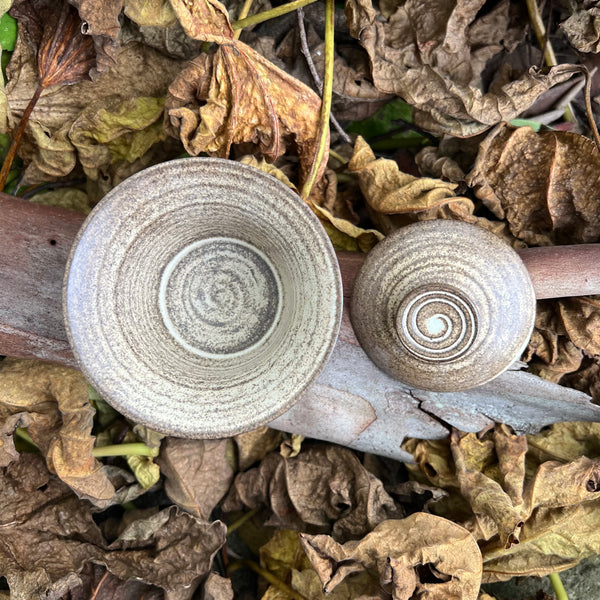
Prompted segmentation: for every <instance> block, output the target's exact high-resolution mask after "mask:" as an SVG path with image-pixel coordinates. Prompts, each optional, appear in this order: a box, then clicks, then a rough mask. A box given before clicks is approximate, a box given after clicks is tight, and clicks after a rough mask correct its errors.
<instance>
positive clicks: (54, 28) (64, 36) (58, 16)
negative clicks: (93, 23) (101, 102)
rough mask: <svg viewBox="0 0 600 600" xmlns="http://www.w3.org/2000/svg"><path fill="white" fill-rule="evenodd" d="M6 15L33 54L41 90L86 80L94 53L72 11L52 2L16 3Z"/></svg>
mask: <svg viewBox="0 0 600 600" xmlns="http://www.w3.org/2000/svg"><path fill="white" fill-rule="evenodd" d="M10 14H11V15H12V16H13V17H15V18H16V19H17V20H18V22H19V25H20V27H19V29H21V28H22V30H23V33H22V34H23V36H25V39H26V40H27V42H28V44H29V45H30V47H31V48H32V49H34V51H35V52H36V53H37V66H38V72H39V76H40V80H39V85H40V86H41V87H42V88H47V87H50V86H53V85H57V84H62V85H71V84H73V83H77V82H78V81H83V80H85V79H89V73H90V71H91V70H92V69H93V68H94V67H95V66H96V52H95V50H94V43H93V40H92V39H91V38H90V37H88V36H86V35H84V34H83V33H82V32H81V28H82V22H81V19H80V18H79V15H78V14H77V11H76V10H75V9H74V8H73V7H71V6H69V5H68V4H67V3H66V2H55V1H52V0H16V1H15V2H14V3H13V7H12V8H11V10H10Z"/></svg>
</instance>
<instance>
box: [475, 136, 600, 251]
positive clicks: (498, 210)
mask: <svg viewBox="0 0 600 600" xmlns="http://www.w3.org/2000/svg"><path fill="white" fill-rule="evenodd" d="M467 182H468V184H469V185H470V186H472V187H474V189H475V193H476V195H477V196H478V197H479V198H481V200H482V201H483V202H484V204H485V205H486V206H487V207H488V208H489V209H490V210H491V211H492V212H493V213H494V214H495V215H496V216H497V217H498V218H500V219H504V218H506V219H507V220H508V222H509V224H510V229H511V232H512V233H513V235H515V236H516V237H517V238H519V239H522V240H523V241H525V242H526V243H528V244H532V245H538V246H545V245H551V244H556V243H558V244H569V243H588V242H595V241H597V240H598V239H599V238H600V192H599V191H598V190H599V189H600V152H599V151H598V149H597V148H596V146H595V144H594V142H592V141H591V140H590V139H588V138H585V137H583V136H581V135H577V134H574V133H570V132H564V131H544V132H540V133H535V132H534V131H533V130H532V129H530V128H529V127H520V128H518V129H514V128H512V127H510V126H508V125H506V124H503V125H499V126H498V127H497V128H496V129H494V131H492V132H491V133H490V134H489V135H488V137H487V138H486V139H485V141H484V142H483V143H482V144H481V148H480V151H479V156H478V157H477V161H476V163H475V166H474V168H473V171H472V172H471V173H470V174H469V175H468V176H467Z"/></svg>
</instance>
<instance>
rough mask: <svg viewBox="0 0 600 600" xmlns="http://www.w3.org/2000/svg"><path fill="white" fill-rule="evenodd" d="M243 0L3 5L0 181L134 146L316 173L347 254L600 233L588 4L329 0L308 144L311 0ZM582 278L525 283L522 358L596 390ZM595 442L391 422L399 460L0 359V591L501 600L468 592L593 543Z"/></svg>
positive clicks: (98, 190) (77, 596)
mask: <svg viewBox="0 0 600 600" xmlns="http://www.w3.org/2000/svg"><path fill="white" fill-rule="evenodd" d="M247 4H248V3H244V2H242V1H241V0H230V1H228V2H221V1H219V0H56V1H54V0H12V2H11V1H10V0H7V1H6V2H0V17H2V20H1V21H0V58H1V59H2V64H1V67H2V70H3V76H4V79H3V84H2V86H0V152H1V153H2V155H3V159H5V158H6V157H10V156H11V153H12V154H15V153H16V155H17V158H16V159H15V160H14V162H13V161H12V160H6V161H5V168H4V171H6V173H4V175H6V177H7V178H6V182H7V183H6V186H5V188H4V191H5V192H8V193H12V194H15V195H21V196H23V197H25V198H27V199H30V200H31V201H32V202H35V203H49V204H56V205H60V206H63V207H68V208H75V209H76V210H80V211H82V212H86V213H87V212H89V211H90V210H91V209H92V208H93V206H94V205H95V204H96V203H97V202H98V201H99V200H100V199H101V198H102V197H103V196H104V195H105V194H106V192H108V191H109V190H110V189H112V188H113V187H114V186H115V185H117V184H118V183H119V182H121V181H123V180H124V179H125V178H127V177H129V176H130V175H132V174H134V173H137V172H139V171H140V170H142V169H144V168H146V167H148V166H150V165H153V164H156V163H159V162H163V161H166V160H170V159H173V158H181V157H185V156H190V155H191V156H198V155H200V156H204V155H209V156H217V157H223V158H229V159H231V160H238V161H241V162H243V163H245V164H249V165H251V166H253V167H255V168H258V169H261V170H263V171H265V172H266V173H268V174H270V175H272V176H274V177H276V178H277V179H279V180H280V181H282V182H283V183H285V184H286V185H287V186H289V187H290V188H291V189H292V190H294V191H295V192H298V190H300V189H302V185H303V184H304V183H305V180H306V178H307V175H308V174H309V172H310V171H311V169H313V168H315V167H317V178H316V181H315V184H314V186H313V187H312V189H311V192H310V195H308V194H307V196H308V197H307V198H306V201H307V203H308V205H309V206H310V207H311V209H312V210H313V211H314V213H315V214H316V215H317V216H318V218H319V219H320V221H321V223H322V225H323V227H324V228H325V230H326V231H327V233H328V235H329V236H330V238H331V240H332V242H333V244H334V246H335V247H336V248H337V249H339V250H352V251H356V252H368V251H370V250H371V249H372V248H373V246H375V245H376V244H377V243H378V242H379V241H381V240H382V239H383V238H384V237H385V236H386V235H388V234H390V233H391V232H393V231H394V230H396V229H398V228H401V227H404V226H406V225H408V224H411V223H415V222H417V221H423V220H431V219H453V220H460V221H464V222H468V223H471V224H475V225H478V226H480V227H483V228H486V229H488V230H489V231H491V232H493V233H494V234H496V235H498V236H499V237H501V238H502V239H503V240H504V241H505V242H506V243H507V244H510V245H511V246H513V247H514V248H517V249H522V248H526V247H528V246H553V245H561V244H584V243H598V242H600V180H599V178H600V176H599V175H598V173H600V154H599V149H598V147H597V145H596V143H595V142H594V141H593V139H594V131H593V127H592V126H591V124H590V115H588V114H587V113H586V111H587V106H586V101H585V97H584V92H583V91H581V89H582V88H583V87H584V75H582V74H585V72H586V68H588V69H589V72H588V75H589V77H590V79H589V86H588V90H587V91H589V92H590V93H591V102H590V103H587V104H591V110H592V111H594V112H595V113H597V112H598V98H599V97H600V74H599V73H600V71H598V69H597V64H598V58H597V55H598V52H600V9H599V8H598V7H597V6H596V3H595V2H592V1H589V0H577V1H573V2H570V3H562V4H560V3H558V4H557V3H542V2H538V4H539V6H537V7H536V6H535V2H532V3H528V4H529V12H528V7H527V6H526V3H524V2H520V1H518V0H453V1H452V2H448V1H447V0H431V1H429V2H426V3H423V2H418V1H417V0H402V1H395V0H380V1H379V2H377V3H373V2H371V0H345V5H344V7H342V6H337V7H336V9H335V15H334V26H333V27H334V37H333V43H334V69H333V83H332V87H333V94H332V99H331V100H332V107H333V116H334V117H336V118H337V121H339V122H340V125H339V127H340V128H341V129H342V130H343V132H341V133H340V132H338V131H337V125H336V124H335V122H334V121H333V120H332V125H331V127H330V131H329V148H328V150H326V152H325V159H324V160H323V161H322V162H320V163H319V164H318V165H317V164H316V162H315V160H316V159H315V154H316V150H317V147H318V136H319V131H320V128H321V124H320V112H321V96H320V95H321V91H320V90H321V89H322V83H323V82H322V78H323V73H324V65H325V54H326V50H327V48H328V44H330V43H331V31H330V29H329V28H328V27H327V26H326V23H325V18H324V6H323V4H324V3H323V2H315V3H314V4H311V5H310V6H305V7H304V9H303V13H301V14H298V13H295V12H292V13H288V14H283V15H280V16H278V17H277V18H273V17H272V15H271V13H269V14H268V15H267V16H271V17H272V18H270V19H268V20H266V21H265V22H262V23H260V22H258V20H256V21H257V22H255V23H254V24H253V25H252V26H248V27H243V28H242V31H241V35H239V36H238V35H237V33H240V31H239V30H240V27H241V25H244V22H242V23H241V25H240V24H239V23H237V21H239V20H240V18H243V16H244V15H242V17H240V14H241V13H242V11H243V10H246V9H248V6H247ZM274 4H276V5H278V4H280V3H274ZM243 6H244V8H242V7H243ZM271 8H272V6H271V3H270V2H269V0H255V2H254V3H253V4H252V6H251V7H250V8H249V11H250V12H249V14H250V15H256V14H257V13H263V12H265V11H269V10H270V9H271ZM276 8H277V10H278V11H280V12H281V7H280V6H277V7H276ZM536 10H537V12H536ZM5 13H6V14H5ZM538 13H539V14H538ZM15 20H16V21H15ZM246 23H247V21H246ZM540 23H542V24H543V25H540ZM534 24H535V26H534ZM544 27H545V28H546V32H545V33H544V32H543V31H541V29H543V28H544ZM11 36H12V37H11ZM536 36H537V38H538V42H537V43H536ZM553 46H554V47H555V48H557V49H560V52H556V53H554V51H553ZM554 54H557V55H558V56H559V58H560V60H556V59H555V58H553V56H554ZM307 56H308V58H307ZM586 93H587V92H586ZM593 116H594V115H591V118H593ZM596 117H597V114H596ZM344 132H345V133H344ZM347 134H350V137H348V136H347ZM9 163H12V166H11V165H10V164H9ZM0 259H1V257H0ZM598 298H599V297H586V298H561V299H557V300H543V301H540V302H539V303H538V309H537V318H536V322H535V329H534V331H533V334H532V336H531V339H530V342H529V345H528V347H527V348H526V350H525V352H524V354H523V356H522V360H523V361H525V362H526V363H527V370H528V371H529V372H530V373H533V374H535V375H538V376H540V377H543V378H545V379H548V380H551V381H552V382H554V383H557V384H561V385H565V386H569V387H573V388H576V389H578V390H582V391H584V392H586V393H588V394H590V395H591V396H592V398H593V399H594V400H595V401H596V402H600V300H599V299H598ZM538 381H539V380H538ZM322 387H323V388H324V389H325V386H322ZM374 393H375V392H374ZM360 400H361V401H362V398H361V399H360ZM387 401H388V402H389V404H390V410H391V411H392V412H393V410H394V406H395V403H396V402H397V400H396V399H394V398H392V397H390V398H388V399H387ZM406 402H407V403H410V402H412V403H413V404H411V407H412V409H411V410H413V413H411V414H415V415H422V414H425V413H424V412H422V411H423V410H424V407H423V406H420V402H419V401H418V400H417V399H416V398H407V399H406ZM430 404H431V402H430ZM407 405H408V404H407ZM369 408H370V406H369ZM397 410H398V411H401V410H404V409H402V408H398V409H397ZM515 410H518V407H516V408H515ZM435 414H436V417H439V418H440V419H442V418H443V415H442V416H440V415H438V413H435ZM373 418H375V417H373ZM415 418H416V417H415ZM427 418H429V415H428V417H427ZM488 421H489V419H487V417H486V422H488ZM490 423H491V422H490ZM436 425H437V422H436ZM319 426H320V427H327V424H326V423H325V424H320V425H319ZM482 426H483V425H482ZM440 428H441V425H440ZM599 440H600V426H599V425H598V424H594V423H561V424H555V425H552V426H550V427H548V428H546V429H544V430H543V431H542V432H540V433H538V434H537V435H528V436H522V435H517V434H516V433H515V432H514V431H512V430H511V429H510V428H509V427H508V426H506V425H502V424H500V423H497V424H496V425H495V426H493V424H490V425H489V427H488V428H487V429H485V430H484V431H482V432H480V433H479V434H474V433H461V432H459V431H453V432H452V434H451V435H449V436H448V437H447V438H446V439H441V440H417V439H409V440H405V442H404V444H403V449H404V450H405V451H406V452H409V453H411V454H412V455H413V456H414V459H415V463H414V464H401V463H397V462H395V461H392V460H390V459H385V458H380V457H376V456H373V455H368V454H364V453H359V452H355V451H352V450H350V449H348V448H343V447H341V446H336V445H334V444H325V443H322V442H316V441H314V440H311V439H304V438H303V437H302V436H297V435H290V434H284V433H281V432H278V431H274V430H272V429H269V428H268V427H262V428H261V429H259V430H256V431H251V432H248V433H244V434H241V435H238V436H236V437H234V438H232V439H223V440H183V439H176V438H173V437H169V436H163V435H161V434H158V433H157V432H153V431H150V430H148V429H147V428H145V427H141V426H140V425H139V424H136V423H133V422H130V421H128V420H127V419H125V418H124V417H123V416H121V415H119V414H118V413H117V412H115V411H114V410H113V409H112V408H111V407H110V406H109V405H108V404H107V403H106V402H105V401H104V400H103V399H102V398H101V397H100V396H98V394H97V393H96V392H95V391H94V390H93V389H92V388H90V387H89V385H88V383H87V382H86V381H85V379H84V377H83V375H82V374H81V373H80V372H78V371H76V370H74V369H71V368H66V367H62V366H60V365H57V364H51V363H43V362H39V361H23V360H15V359H12V358H2V357H0V600H43V599H45V600H134V599H135V600H139V599H140V598H144V599H146V600H165V599H166V600H194V599H195V600H198V599H204V600H211V599H214V600H232V599H233V598H234V597H235V598H259V597H260V598H263V599H265V600H287V599H293V600H303V599H304V600H322V599H324V598H330V599H331V600H388V599H395V600H410V599H414V598H423V599H429V600H446V599H457V600H458V599H465V600H471V599H472V600H476V599H478V600H494V598H493V596H491V595H489V592H490V590H489V589H488V588H485V590H486V591H484V589H483V588H482V587H481V586H482V585H484V584H486V583H492V582H498V581H505V580H507V579H510V578H512V577H523V576H532V575H533V576H544V575H548V574H551V573H554V572H557V571H561V570H564V569H567V568H570V567H572V566H574V565H576V564H577V563H578V562H579V561H581V560H582V559H584V558H585V557H589V556H592V555H594V554H598V553H600V534H599V533H598V532H599V531H600V462H599V461H600V441H599ZM125 447H127V448H129V450H128V451H127V452H120V450H119V449H122V448H125ZM540 598H541V596H540Z"/></svg>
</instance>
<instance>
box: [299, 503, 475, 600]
mask: <svg viewBox="0 0 600 600" xmlns="http://www.w3.org/2000/svg"><path fill="white" fill-rule="evenodd" d="M301 540H302V545H303V547H304V550H305V552H306V554H307V555H308V557H309V559H310V561H311V563H312V565H313V568H314V569H315V570H316V572H317V574H318V576H319V578H320V580H321V583H322V585H323V589H324V591H331V590H335V588H336V587H337V585H338V584H339V583H340V582H342V581H343V580H344V579H345V578H346V577H347V576H348V575H350V574H352V573H363V572H365V571H366V572H367V573H369V575H371V577H372V578H373V579H375V580H376V581H378V583H380V584H381V586H382V587H384V589H387V590H390V591H391V593H392V597H393V598H396V599H397V600H409V599H410V598H413V597H415V596H418V597H419V598H423V599H428V600H451V599H455V600H459V599H460V600H475V599H476V598H477V594H478V592H479V586H480V583H481V554H480V552H479V548H478V546H477V543H476V541H475V539H474V538H473V537H472V536H471V534H470V533H469V532H468V531H467V530H466V529H464V528H463V527H461V526H460V525H457V524H456V523H453V522H452V521H448V520H446V519H442V518H441V517H436V516H434V515H430V514H426V513H415V514H413V515H410V516H409V517H407V518H406V519H403V520H401V521H398V520H390V521H384V522H383V523H380V524H379V525H378V526H377V527H375V529H374V530H373V531H372V532H371V533H369V534H368V535H366V536H365V537H364V538H363V539H362V540H359V541H353V542H347V543H346V544H344V545H341V544H339V543H338V542H336V541H335V540H333V538H331V537H329V536H326V535H307V534H302V535H301ZM432 578H433V579H434V581H435V582H434V583H430V581H431V579H432Z"/></svg>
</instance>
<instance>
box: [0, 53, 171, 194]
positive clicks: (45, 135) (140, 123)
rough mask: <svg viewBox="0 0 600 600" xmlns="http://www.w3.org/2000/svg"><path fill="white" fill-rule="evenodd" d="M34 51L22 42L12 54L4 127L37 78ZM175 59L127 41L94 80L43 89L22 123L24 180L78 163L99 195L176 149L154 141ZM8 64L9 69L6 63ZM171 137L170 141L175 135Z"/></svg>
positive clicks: (64, 171) (62, 172)
mask: <svg viewBox="0 0 600 600" xmlns="http://www.w3.org/2000/svg"><path fill="white" fill-rule="evenodd" d="M33 60H34V57H33V55H32V54H31V53H30V52H29V51H28V49H27V47H26V46H25V45H24V44H20V46H18V47H17V50H16V51H15V53H14V54H13V62H11V66H10V67H9V74H10V79H9V82H8V84H7V86H6V94H7V102H8V104H7V105H6V106H5V111H6V112H5V113H4V114H3V115H0V122H1V123H3V124H4V127H3V128H2V130H3V131H6V130H7V129H8V128H9V127H10V126H12V124H13V123H14V122H15V120H16V116H18V115H19V114H21V113H22V112H23V110H24V109H25V107H26V105H27V103H28V102H29V99H30V98H31V96H32V95H33V93H34V92H35V89H36V85H37V76H36V73H35V67H34V62H33ZM180 64H181V63H180V61H178V60H173V59H170V58H167V57H166V56H164V55H161V54H160V53H159V52H157V51H155V50H153V49H152V48H150V47H148V46H142V45H140V44H136V43H133V44H128V45H126V46H124V47H123V48H122V49H121V50H120V52H119V54H118V55H117V57H116V63H115V64H114V65H113V66H112V67H111V69H110V70H109V71H107V72H106V73H103V74H102V75H100V76H99V77H98V78H97V79H96V81H94V82H89V81H83V82H80V83H77V84H75V85H72V86H59V87H56V88H53V89H52V90H49V91H48V93H46V94H43V95H42V96H41V98H40V100H39V101H38V103H37V105H36V107H35V109H34V111H33V113H32V117H31V120H30V122H29V126H28V128H27V130H26V133H25V137H24V139H23V144H22V146H21V150H20V156H21V157H22V158H23V160H24V161H25V163H26V164H27V168H26V170H25V175H24V181H25V182H26V183H29V184H31V183H39V182H47V181H48V180H49V179H55V178H57V177H64V176H66V175H68V174H70V173H71V172H73V171H74V170H76V169H77V168H82V167H83V168H84V169H85V172H86V174H87V175H88V177H89V178H90V179H91V180H92V181H96V182H97V183H96V185H97V186H99V187H100V188H102V189H100V190H99V191H98V194H97V195H98V196H100V197H101V196H102V195H103V193H105V192H106V191H108V189H110V188H111V187H113V186H114V185H116V184H117V183H119V182H120V181H121V180H122V179H124V178H125V177H127V176H129V175H131V174H133V173H134V172H136V171H137V170H140V169H142V168H144V167H146V166H149V165H150V164H153V163H154V162H157V161H159V160H164V159H165V158H172V157H174V156H176V155H177V153H180V151H181V147H180V146H179V145H178V144H177V145H176V146H177V147H175V148H171V147H170V146H169V145H168V144H167V145H165V144H164V142H163V143H162V144H157V142H160V141H161V140H164V139H165V137H166V136H165V134H164V133H163V131H162V112H163V100H162V98H161V96H162V97H164V95H165V93H166V90H167V87H168V85H169V83H170V82H171V81H172V80H173V78H174V77H175V75H176V73H178V72H179V69H180ZM11 69H12V70H11ZM173 144H174V142H173Z"/></svg>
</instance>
